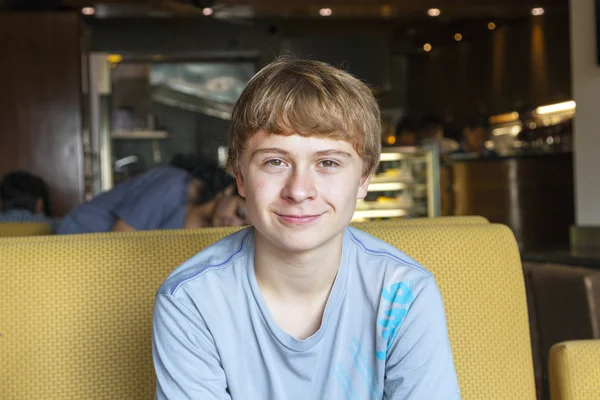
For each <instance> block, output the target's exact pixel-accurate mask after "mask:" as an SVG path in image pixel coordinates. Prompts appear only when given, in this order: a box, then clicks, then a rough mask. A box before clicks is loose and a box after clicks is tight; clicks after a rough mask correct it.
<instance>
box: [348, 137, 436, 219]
mask: <svg viewBox="0 0 600 400" xmlns="http://www.w3.org/2000/svg"><path fill="white" fill-rule="evenodd" d="M439 154H440V152H439V148H438V146H435V145H433V146H428V147H384V148H383V149H382V152H381V158H380V164H379V167H378V168H377V172H376V174H375V176H373V178H372V179H371V182H370V184H369V188H368V193H367V197H365V199H364V200H359V201H358V203H357V205H356V210H355V212H354V216H353V218H352V221H353V222H359V221H369V220H380V219H393V218H418V217H436V216H439V215H440V213H441V206H440V184H439V176H440V155H439Z"/></svg>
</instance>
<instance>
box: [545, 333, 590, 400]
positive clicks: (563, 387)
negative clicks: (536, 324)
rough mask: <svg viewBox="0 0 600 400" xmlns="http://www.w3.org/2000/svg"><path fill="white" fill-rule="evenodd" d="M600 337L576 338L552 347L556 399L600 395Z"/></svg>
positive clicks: (587, 399) (552, 382)
mask: <svg viewBox="0 0 600 400" xmlns="http://www.w3.org/2000/svg"><path fill="white" fill-rule="evenodd" d="M599 376H600V340H572V341H566V342H561V343H557V344H555V345H554V346H552V348H551V349H550V394H551V398H552V400H598V399H600V384H599V382H600V380H599V379H598V377H599Z"/></svg>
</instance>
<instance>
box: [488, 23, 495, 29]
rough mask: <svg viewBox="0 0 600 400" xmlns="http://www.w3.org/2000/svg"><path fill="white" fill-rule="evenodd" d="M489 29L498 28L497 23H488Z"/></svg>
mask: <svg viewBox="0 0 600 400" xmlns="http://www.w3.org/2000/svg"><path fill="white" fill-rule="evenodd" d="M488 29H489V30H490V31H493V30H494V29H496V24H495V23H493V22H490V23H489V24H488Z"/></svg>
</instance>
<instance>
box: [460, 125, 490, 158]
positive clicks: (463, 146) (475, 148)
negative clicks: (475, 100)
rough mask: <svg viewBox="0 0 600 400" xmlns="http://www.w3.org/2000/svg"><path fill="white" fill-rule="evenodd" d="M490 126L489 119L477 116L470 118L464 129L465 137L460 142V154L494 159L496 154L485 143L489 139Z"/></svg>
mask: <svg viewBox="0 0 600 400" xmlns="http://www.w3.org/2000/svg"><path fill="white" fill-rule="evenodd" d="M488 129H489V124H488V120H487V118H484V117H482V116H476V117H473V118H470V119H469V120H468V121H467V123H466V125H465V127H464V129H463V137H462V140H461V142H460V148H459V150H458V151H459V152H461V153H472V154H474V155H476V156H478V157H493V156H495V155H496V153H495V152H494V151H493V150H489V149H487V148H486V147H485V142H486V140H487V139H488V137H489V131H488Z"/></svg>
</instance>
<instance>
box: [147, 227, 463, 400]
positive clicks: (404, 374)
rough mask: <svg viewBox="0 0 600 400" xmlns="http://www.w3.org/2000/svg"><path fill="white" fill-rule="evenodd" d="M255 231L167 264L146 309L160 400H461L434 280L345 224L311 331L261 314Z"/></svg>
mask: <svg viewBox="0 0 600 400" xmlns="http://www.w3.org/2000/svg"><path fill="white" fill-rule="evenodd" d="M254 240H255V238H254V229H253V228H247V229H244V230H242V231H239V232H237V233H235V234H233V235H230V236H228V237H226V238H225V239H223V240H221V241H219V242H217V243H215V244H214V245H212V246H210V247H208V248H206V249H205V250H203V251H202V252H200V253H199V254H197V255H196V256H194V257H193V258H191V259H190V260H188V261H187V262H185V263H184V264H183V265H182V266H180V267H179V268H178V269H176V270H175V271H174V272H173V273H172V274H171V275H170V277H169V278H168V279H167V280H166V281H165V283H164V284H163V285H162V287H161V288H160V290H159V292H158V294H157V297H156V302H155V306H154V332H153V356H154V365H155V370H156V375H157V398H158V399H170V400H174V399H209V400H220V399H233V400H251V399H256V400H271V399H273V400H280V399H281V400H288V399H290V400H291V399H294V400H295V399H298V400H299V399H302V400H308V399H314V400H323V399H327V400H337V399H340V400H344V399H347V400H363V399H364V400H367V399H382V398H385V399H398V400H399V399H403V400H404V399H406V400H417V399H423V400H456V399H460V393H459V388H458V383H457V379H456V372H455V369H454V364H453V361H452V354H451V350H450V345H449V342H448V333H447V329H446V320H445V315H444V307H443V304H442V299H441V296H440V293H439V290H438V288H437V285H436V283H435V281H434V278H433V277H432V275H431V274H430V273H429V272H428V271H426V270H425V269H424V268H423V267H421V266H420V265H419V264H418V263H417V262H416V261H414V260H412V259H411V258H409V257H408V256H406V255H405V254H404V253H402V252H400V251H399V250H397V249H395V248H394V247H392V246H390V245H388V244H386V243H384V242H382V241H380V240H378V239H376V238H374V237H372V236H370V235H368V234H366V233H364V232H362V231H359V230H357V229H354V228H347V229H346V230H345V232H344V240H343V251H342V261H341V265H340V268H339V271H338V274H337V277H336V279H335V283H334V285H333V288H332V290H331V293H330V296H329V299H328V301H327V306H326V308H325V312H324V315H323V320H322V324H321V327H320V328H319V330H318V331H317V332H316V333H315V334H314V335H312V336H311V337H309V338H307V339H305V340H297V339H295V338H293V337H292V336H290V335H288V334H287V333H286V332H284V331H283V330H282V329H281V328H280V327H279V326H278V325H277V324H276V323H275V322H274V320H273V318H272V317H271V315H270V313H269V310H268V308H267V305H266V303H265V301H264V299H263V297H262V294H261V292H260V289H259V287H258V284H257V281H256V277H255V274H254Z"/></svg>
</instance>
